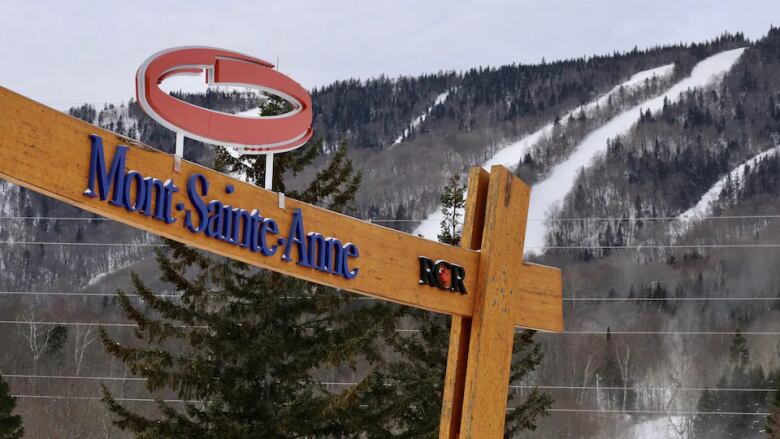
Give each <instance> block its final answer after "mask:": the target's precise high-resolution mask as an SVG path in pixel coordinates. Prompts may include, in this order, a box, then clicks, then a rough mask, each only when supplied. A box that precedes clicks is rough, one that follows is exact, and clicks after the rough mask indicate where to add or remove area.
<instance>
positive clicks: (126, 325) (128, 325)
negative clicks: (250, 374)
mask: <svg viewBox="0 0 780 439" xmlns="http://www.w3.org/2000/svg"><path fill="white" fill-rule="evenodd" d="M0 324H4V325H60V326H105V327H117V328H137V327H138V325H137V324H135V323H102V322H53V321H24V320H0ZM174 327H176V328H192V329H206V328H208V326H206V325H194V326H193V325H175V326H174ZM522 331H523V329H516V330H515V332H518V333H519V332H522ZM395 332H398V333H419V332H422V331H421V330H420V329H396V330H395ZM540 333H542V334H552V335H606V334H607V333H609V334H611V335H712V336H718V335H731V336H733V335H736V334H741V335H750V336H753V335H755V336H760V335H770V336H778V335H780V331H745V332H737V331H612V330H610V331H609V332H607V331H563V332H546V331H540Z"/></svg>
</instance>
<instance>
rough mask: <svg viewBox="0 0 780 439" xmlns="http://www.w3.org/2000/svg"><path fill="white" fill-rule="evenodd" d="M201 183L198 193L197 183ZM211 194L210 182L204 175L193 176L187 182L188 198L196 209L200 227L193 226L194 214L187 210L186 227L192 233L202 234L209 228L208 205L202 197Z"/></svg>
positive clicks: (185, 216)
mask: <svg viewBox="0 0 780 439" xmlns="http://www.w3.org/2000/svg"><path fill="white" fill-rule="evenodd" d="M198 182H200V187H201V190H200V191H198V189H197V183H198ZM208 193H209V182H208V180H206V177H204V176H203V174H192V175H191V176H190V178H189V180H187V197H189V199H190V203H192V206H193V207H194V208H195V213H197V214H198V227H195V226H194V225H193V224H192V212H191V211H190V210H189V209H187V213H186V214H185V215H184V226H185V227H187V230H189V231H190V232H192V233H200V232H202V231H204V230H205V229H206V226H208V220H207V219H206V215H208V209H207V207H206V203H205V202H204V201H203V198H201V196H206V195H208Z"/></svg>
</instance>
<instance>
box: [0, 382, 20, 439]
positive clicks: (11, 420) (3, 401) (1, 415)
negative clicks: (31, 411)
mask: <svg viewBox="0 0 780 439" xmlns="http://www.w3.org/2000/svg"><path fill="white" fill-rule="evenodd" d="M15 407H16V399H14V397H13V396H11V392H10V390H9V389H8V384H7V383H6V382H5V381H4V380H3V376H2V375H0V439H18V438H20V437H22V435H24V428H22V418H21V417H20V416H18V415H14V414H13V411H14V408H15Z"/></svg>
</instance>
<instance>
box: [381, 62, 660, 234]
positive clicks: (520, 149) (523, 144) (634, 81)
mask: <svg viewBox="0 0 780 439" xmlns="http://www.w3.org/2000/svg"><path fill="white" fill-rule="evenodd" d="M672 72H674V64H667V65H664V66H661V67H656V68H652V69H649V70H643V71H641V72H638V73H636V74H634V75H633V76H631V77H630V78H629V79H628V80H626V81H624V82H622V83H620V84H618V85H616V86H615V87H613V88H612V89H611V90H610V91H608V92H607V93H604V94H603V95H601V96H599V97H598V98H597V99H596V100H594V101H591V102H588V103H587V104H584V105H580V106H578V107H577V108H575V109H573V110H571V111H570V112H569V113H567V114H565V115H564V116H563V117H562V118H561V121H560V123H561V124H566V123H567V122H568V120H569V117H571V116H573V115H576V114H579V113H580V112H581V111H584V112H585V113H586V114H588V113H590V112H592V111H593V110H595V109H596V108H598V107H600V106H604V105H606V104H607V102H609V99H610V97H612V96H614V95H616V94H617V93H620V91H621V89H622V90H626V89H631V88H637V87H641V86H643V85H644V84H645V81H647V80H649V79H652V78H654V77H657V78H663V77H667V76H669V75H671V74H672ZM442 96H444V97H443V98H442V99H441V102H444V99H446V94H445V93H442V94H441V95H439V97H437V98H436V101H437V102H438V101H439V98H440V97H442ZM434 105H436V102H434ZM431 108H432V107H431ZM428 111H430V109H428ZM415 120H417V119H415ZM412 123H414V122H412ZM552 131H553V123H549V124H547V125H545V126H543V127H542V128H540V129H538V130H536V131H534V132H533V133H531V134H529V135H527V136H525V137H523V138H521V139H520V140H518V141H516V142H514V143H510V144H509V145H507V146H506V147H504V148H502V149H501V150H500V151H498V152H497V153H496V154H495V155H493V157H492V158H490V160H488V161H486V162H485V163H483V164H482V167H483V168H485V169H488V170H489V169H490V167H491V166H493V165H503V166H506V167H508V168H510V169H511V168H514V167H515V166H517V164H518V163H520V161H521V160H522V159H523V157H524V156H525V154H526V153H527V152H528V151H530V150H531V147H532V146H533V145H534V144H536V143H537V142H539V141H540V140H542V139H544V138H545V137H547V136H550V135H551V134H552ZM402 138H403V136H401V137H399V139H402ZM398 142H399V140H396V143H398ZM443 218H444V215H442V213H441V209H440V208H438V207H437V208H436V210H435V211H434V212H433V213H431V214H430V215H428V217H426V218H425V220H424V221H423V222H422V223H421V224H420V225H419V226H418V227H417V229H416V230H415V231H414V233H416V234H421V235H423V236H424V237H426V238H428V239H436V236H437V235H438V233H439V229H440V227H439V225H440V224H441V220H442V219H443Z"/></svg>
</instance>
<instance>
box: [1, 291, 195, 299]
mask: <svg viewBox="0 0 780 439" xmlns="http://www.w3.org/2000/svg"><path fill="white" fill-rule="evenodd" d="M0 296H55V297H81V296H84V297H119V294H117V293H81V292H78V293H62V292H53V291H0ZM125 296H126V297H131V298H137V297H143V296H142V295H140V294H132V293H125ZM154 297H159V298H172V299H176V298H180V297H181V294H154Z"/></svg>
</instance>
